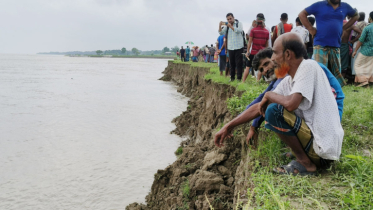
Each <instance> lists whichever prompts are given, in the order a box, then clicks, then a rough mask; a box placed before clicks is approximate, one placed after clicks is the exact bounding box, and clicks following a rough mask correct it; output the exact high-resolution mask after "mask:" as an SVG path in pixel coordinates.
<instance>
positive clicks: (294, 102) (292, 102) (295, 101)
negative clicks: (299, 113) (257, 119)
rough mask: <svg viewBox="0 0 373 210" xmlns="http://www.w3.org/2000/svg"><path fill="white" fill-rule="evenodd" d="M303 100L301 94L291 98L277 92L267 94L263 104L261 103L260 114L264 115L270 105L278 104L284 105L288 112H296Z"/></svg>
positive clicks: (293, 95)
mask: <svg viewBox="0 0 373 210" xmlns="http://www.w3.org/2000/svg"><path fill="white" fill-rule="evenodd" d="M302 100H303V96H302V94H300V93H294V94H292V95H289V96H283V95H280V94H277V93H275V92H272V91H270V92H267V93H266V94H265V95H264V98H263V100H262V102H261V103H260V114H262V115H264V114H265V111H266V109H267V106H268V104H269V103H277V104H280V105H282V106H283V107H284V108H285V109H286V110H288V111H289V112H292V111H294V110H296V109H297V108H298V107H299V105H300V103H301V102H302Z"/></svg>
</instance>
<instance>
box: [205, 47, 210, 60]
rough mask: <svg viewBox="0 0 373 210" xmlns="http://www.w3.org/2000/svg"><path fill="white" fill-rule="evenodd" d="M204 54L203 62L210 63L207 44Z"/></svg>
mask: <svg viewBox="0 0 373 210" xmlns="http://www.w3.org/2000/svg"><path fill="white" fill-rule="evenodd" d="M205 55H206V60H205V63H210V49H209V46H207V45H206V47H205Z"/></svg>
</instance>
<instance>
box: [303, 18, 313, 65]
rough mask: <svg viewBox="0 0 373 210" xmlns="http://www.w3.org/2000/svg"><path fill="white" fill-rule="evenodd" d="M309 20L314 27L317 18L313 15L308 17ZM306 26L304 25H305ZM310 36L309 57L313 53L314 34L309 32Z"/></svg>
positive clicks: (308, 44)
mask: <svg viewBox="0 0 373 210" xmlns="http://www.w3.org/2000/svg"><path fill="white" fill-rule="evenodd" d="M307 19H308V21H309V22H310V23H311V26H312V27H313V26H314V25H315V22H316V20H315V18H314V17H312V16H309V17H307ZM303 27H304V26H303ZM308 34H309V35H308V36H309V42H308V43H307V55H308V58H309V59H311V58H312V55H313V36H312V35H311V34H310V33H309V32H308Z"/></svg>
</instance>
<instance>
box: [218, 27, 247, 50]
mask: <svg viewBox="0 0 373 210" xmlns="http://www.w3.org/2000/svg"><path fill="white" fill-rule="evenodd" d="M227 28H228V30H229V32H228V47H227V48H228V50H238V49H242V48H243V47H244V43H243V35H242V31H243V29H242V23H241V22H238V27H236V22H234V24H233V28H234V31H233V30H232V29H231V28H229V27H225V28H224V29H223V30H221V31H220V32H219V34H220V35H225V34H226V33H227Z"/></svg>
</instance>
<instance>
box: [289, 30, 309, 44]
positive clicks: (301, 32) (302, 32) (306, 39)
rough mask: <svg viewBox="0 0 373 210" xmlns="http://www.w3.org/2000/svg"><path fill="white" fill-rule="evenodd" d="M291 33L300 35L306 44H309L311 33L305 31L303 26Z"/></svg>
mask: <svg viewBox="0 0 373 210" xmlns="http://www.w3.org/2000/svg"><path fill="white" fill-rule="evenodd" d="M291 32H295V33H298V34H299V35H300V37H301V38H302V40H303V42H304V43H305V44H306V43H308V42H309V34H310V32H308V30H307V29H305V28H304V27H303V26H297V27H295V28H294V29H292V30H291Z"/></svg>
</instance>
